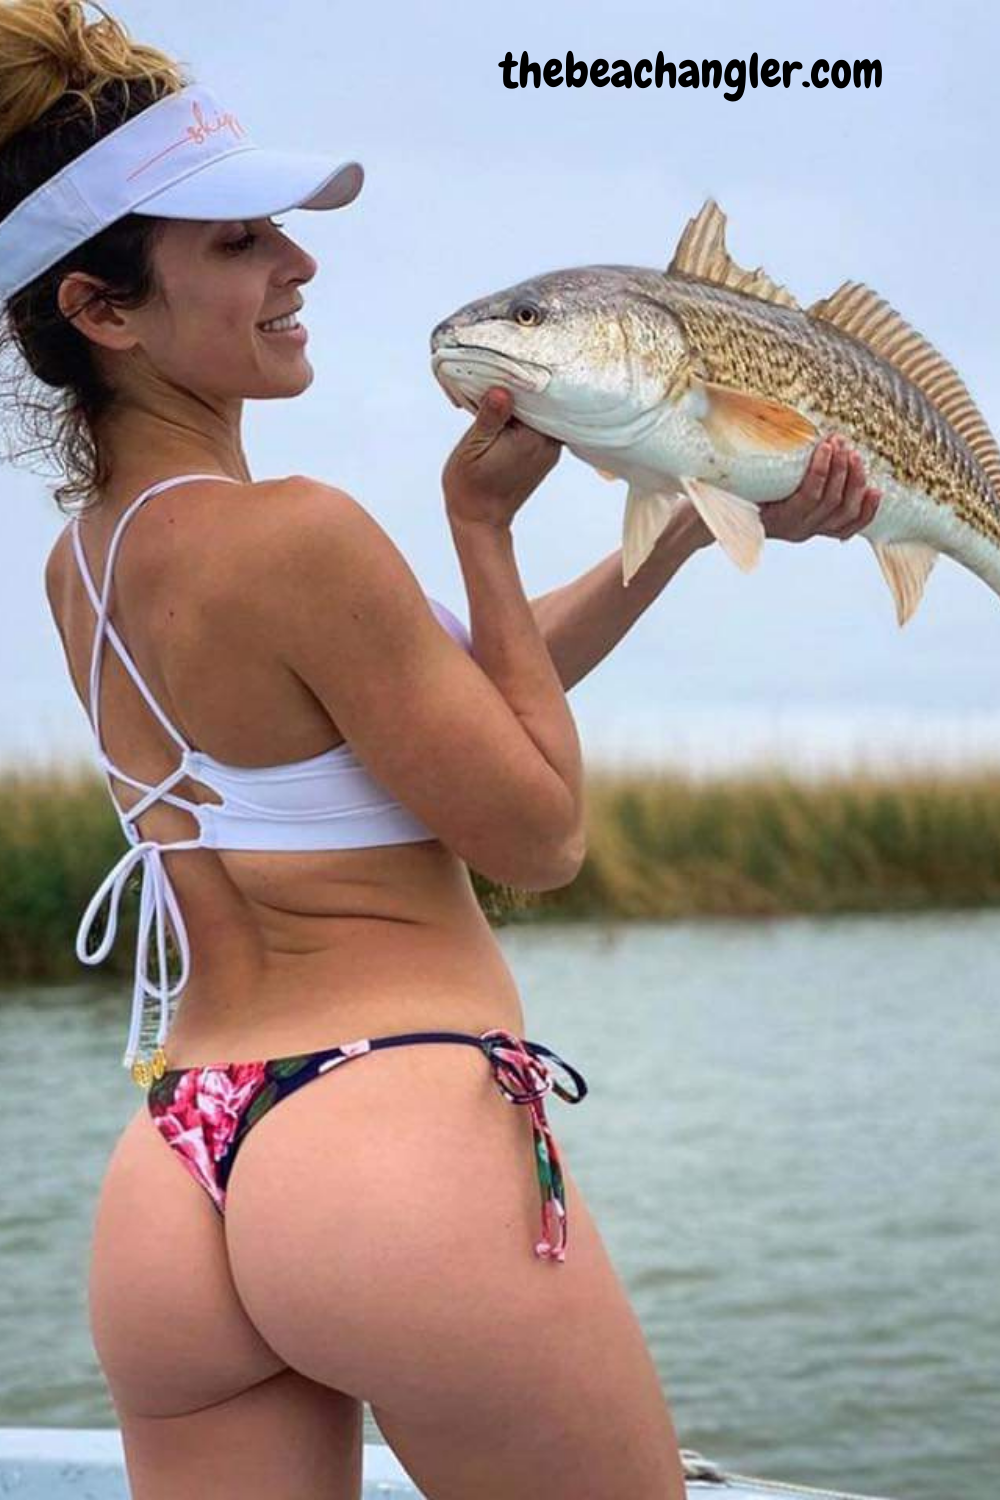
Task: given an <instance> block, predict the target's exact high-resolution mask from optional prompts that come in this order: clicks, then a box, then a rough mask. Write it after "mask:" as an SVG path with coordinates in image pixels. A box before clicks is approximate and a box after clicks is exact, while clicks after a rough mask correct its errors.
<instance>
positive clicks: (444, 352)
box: [431, 343, 552, 412]
mask: <svg viewBox="0 0 1000 1500" xmlns="http://www.w3.org/2000/svg"><path fill="white" fill-rule="evenodd" d="M431 370H432V372H433V375H434V378H435V380H436V381H437V382H438V384H439V385H440V386H441V388H442V390H443V391H444V393H445V395H446V396H447V397H448V400H449V401H450V402H451V403H452V405H453V406H457V407H460V408H462V407H464V408H465V409H466V410H468V411H471V412H476V411H478V410H479V403H480V401H481V400H482V398H483V396H484V395H485V394H486V392H487V391H488V390H489V389H490V387H491V386H494V385H499V386H503V387H504V388H505V389H507V390H510V391H512V392H516V391H524V392H532V393H535V392H538V391H544V389H545V387H546V386H547V385H548V383H549V381H550V380H551V379H552V372H551V370H549V369H547V368H546V366H545V365H537V364H533V363H532V361H531V360H528V359H516V358H515V357H514V356H513V355H510V354H500V353H499V352H498V351H497V350H495V349H483V348H482V347H481V346H479V345H477V344H457V343H456V344H447V345H445V346H444V347H443V348H438V349H435V350H434V353H433V354H432V355H431Z"/></svg>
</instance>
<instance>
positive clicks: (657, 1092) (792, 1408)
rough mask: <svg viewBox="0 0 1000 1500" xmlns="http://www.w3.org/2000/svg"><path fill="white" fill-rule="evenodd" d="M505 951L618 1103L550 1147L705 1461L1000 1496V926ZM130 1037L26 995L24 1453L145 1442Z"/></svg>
mask: <svg viewBox="0 0 1000 1500" xmlns="http://www.w3.org/2000/svg"><path fill="white" fill-rule="evenodd" d="M497 936H498V939H499V941H500V942H501V944H502V946H503V948H504V951H505V953H506V954H507V957H508V960H509V962H510V963H511V965H512V967H513V969H514V972H515V974H516V976H517V978H518V982H519V984H520V986H521V992H522V995H523V997H524V1004H525V1011H526V1016H527V1024H526V1028H525V1029H526V1034H527V1036H529V1037H530V1038H532V1039H534V1040H536V1041H543V1042H545V1043H546V1044H547V1045H549V1046H551V1047H553V1048H554V1049H555V1050H556V1051H557V1052H559V1053H561V1054H562V1055H563V1056H564V1057H566V1058H567V1059H568V1060H569V1061H570V1062H572V1063H573V1064H574V1065H575V1066H576V1067H578V1068H579V1069H580V1070H581V1072H582V1073H583V1074H584V1076H585V1077H586V1079H587V1081H588V1083H589V1085H590V1093H589V1095H588V1097H587V1099H586V1100H585V1101H584V1102H583V1103H582V1104H581V1105H579V1106H577V1107H570V1106H568V1105H565V1104H563V1103H562V1102H561V1101H560V1100H559V1099H557V1098H554V1097H553V1098H552V1100H551V1102H550V1104H549V1107H548V1114H549V1119H550V1122H551V1124H552V1127H553V1130H554V1131H555V1133H556V1138H557V1140H558V1142H559V1144H560V1146H561V1148H562V1151H563V1153H564V1156H565V1159H566V1161H567V1162H568V1163H569V1165H570V1166H571V1169H572V1171H573V1174H574V1176H575V1177H576V1180H577V1182H578V1183H579V1185H580V1187H581V1189H582V1190H583V1192H584V1193H585V1194H586V1196H587V1199H588V1202H589V1204H590V1207H591V1210H592V1212H593V1213H594V1216H595V1218H596V1219H597V1222H598V1224H599V1225H600V1226H601V1230H602V1233H603V1235H604V1238H605V1241H606V1243H607V1245H608V1248H609V1251H610V1253H611V1255H612V1258H613V1260H614V1262H615V1264H616V1266H617V1268H618V1271H619V1274H620V1275H621V1277H622V1279H623V1281H624V1283H625V1285H626V1287H627V1289H628V1291H629V1294H630V1296H631V1298H632V1301H633V1305H634V1306H635V1308H636V1312H637V1314H638V1316H639V1319H640V1321H641V1323H642V1326H643V1328H644V1330H645V1332H646V1336H647V1339H648V1341H649V1344H650V1348H651V1350H652V1352H653V1356H654V1359H655V1360H656V1363H657V1367H658V1369H659V1371H660V1375H661V1378H662V1380H663V1384H664V1387H665V1390H666V1392H667V1395H668V1398H669V1400H670V1403H671V1408H672V1411H673V1415H674V1420H675V1424H676V1427H677V1431H678V1436H679V1438H680V1441H681V1444H682V1445H683V1446H684V1447H690V1448H697V1449H699V1450H700V1451H701V1452H702V1453H704V1454H705V1455H706V1456H707V1457H709V1458H711V1459H713V1460H714V1461H716V1462H717V1463H719V1464H721V1465H722V1466H723V1467H724V1468H728V1469H732V1470H735V1471H737V1472H741V1473H750V1474H757V1475H763V1476H768V1477H772V1478H777V1479H781V1480H787V1481H798V1482H801V1483H805V1484H813V1485H818V1486H826V1487H830V1488H835V1487H839V1488H844V1489H851V1490H856V1491H858V1490H859V1491H862V1492H865V1491H867V1492H871V1493H873V1494H881V1495H889V1496H894V1497H898V1500H943V1497H951V1496H959V1495H961V1496H966V1495H968V1496H975V1497H976V1500H979V1497H985V1496H993V1495H994V1494H996V1493H997V1492H998V1489H1000V1277H998V1258H1000V1257H998V1250H1000V1144H998V1118H997V1104H998V1097H1000V1086H998V1085H1000V1031H998V1026H997V996H998V995H1000V914H994V913H983V914H972V915H956V916H944V917H942V916H941V915H933V916H927V917H916V918H914V917H907V918H874V919H870V918H843V919H837V920H829V919H826V920H794V921H781V922H772V923H764V922H761V923H756V924H742V923H737V922H711V923H686V924H680V925H664V924H658V923H657V924H639V925H636V924H628V925H620V926H617V927H614V928H604V927H601V926H598V925H594V926H590V927H586V928H581V927H556V928H553V927H549V928H545V929H542V930H527V929H501V930H500V931H499V932H498V934H497ZM126 1021H127V1000H126V996H125V993H124V989H120V990H116V991H115V992H114V993H113V994H108V993H106V992H104V991H103V990H102V989H101V988H100V987H95V986H94V985H93V984H92V983H90V982H88V983H86V984H81V985H79V986H74V987H71V988H65V987H62V988H44V987H34V988H31V989H30V990H21V991H10V990H8V991H7V992H6V993H3V994H0V1058H2V1059H3V1063H2V1068H3V1092H2V1101H3V1102H2V1117H3V1124H2V1134H0V1140H2V1143H3V1148H4V1179H5V1189H6V1191H5V1195H4V1200H5V1211H4V1218H3V1222H2V1225H0V1298H2V1305H0V1332H2V1335H3V1337H2V1338H0V1425H9V1426H22V1425H23V1426H30V1425H40V1426H95V1427H97V1426H111V1425H114V1423H115V1415H114V1410H113V1408H112V1406H111V1404H110V1402H109V1400H108V1398H107V1395H106V1392H105V1389H104V1386H103V1382H102V1379H101V1374H100V1370H99V1367H98V1366H97V1363H96V1360H95V1357H94V1355H93V1351H92V1349H91V1346H90V1342H89V1336H88V1332H87V1323H86V1256H87V1246H88V1240H89V1233H90V1223H91V1218H90V1216H91V1212H92V1208H93V1205H94V1201H95V1198H96V1193H97V1188H98V1184H99V1182H100V1179H101V1176H102V1173H103V1171H104V1166H105V1163H106V1160H107V1157H108V1155H109V1153H110V1151H111V1148H112V1146H113V1144H114V1141H115V1138H116V1135H117V1133H118V1131H119V1130H120V1129H121V1127H122V1126H123V1124H124V1122H125V1120H126V1119H127V1118H128V1117H129V1116H130V1115H131V1113H132V1112H133V1110H134V1109H135V1107H136V1100H137V1098H138V1094H137V1091H136V1089H135V1086H134V1085H133V1084H132V1083H131V1082H130V1080H129V1079H128V1078H127V1076H126V1075H125V1073H124V1070H123V1069H121V1068H120V1067H119V1066H118V1061H119V1057H120V1054H121V1049H122V1047H123V1045H124V1032H125V1026H126ZM331 1040H335V1038H334V1039H331ZM570 1232H571V1235H572V1227H571V1231H570ZM365 1438H366V1441H369V1442H378V1441H381V1436H380V1434H379V1432H378V1429H377V1428H376V1427H375V1425H374V1423H373V1422H372V1421H371V1417H370V1413H368V1412H367V1410H366V1413H365Z"/></svg>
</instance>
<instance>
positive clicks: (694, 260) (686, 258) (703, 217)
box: [667, 198, 799, 307]
mask: <svg viewBox="0 0 1000 1500" xmlns="http://www.w3.org/2000/svg"><path fill="white" fill-rule="evenodd" d="M678 271H679V272H681V273H682V274H683V275H685V276H697V277H698V278H699V279H700V280H701V281H711V282H713V283H714V284H715V285H716V286H726V287H729V288H730V289H731V290H732V291H734V292H744V293H746V294H747V295H748V296H750V297H760V298H761V299H762V301H764V302H777V303H778V304H779V305H780V306H781V307H798V306H799V304H798V303H797V302H796V300H795V298H794V297H793V296H792V294H791V292H789V291H787V290H786V288H785V287H783V286H779V285H778V283H777V282H776V281H772V280H771V278H770V276H768V274H767V272H766V271H764V270H762V268H761V267H760V266H758V267H757V269H756V271H744V269H743V267H742V266H738V265H737V264H736V262H735V261H734V260H733V258H732V256H731V255H730V254H729V251H728V250H727V249H726V216H725V214H724V213H723V212H722V209H721V208H720V207H719V205H718V204H717V203H716V201H715V199H714V198H708V199H706V201H705V203H704V204H703V205H702V208H701V212H700V213H699V214H698V215H697V216H696V217H695V218H693V219H689V220H688V222H687V225H686V227H685V230H684V233H683V234H682V235H681V237H680V239H679V240H678V241H677V249H676V250H675V251H674V258H673V260H672V261H671V262H670V265H669V266H668V267H667V275H668V276H672V275H673V274H674V273H675V272H678Z"/></svg>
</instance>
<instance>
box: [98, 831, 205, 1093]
mask: <svg viewBox="0 0 1000 1500" xmlns="http://www.w3.org/2000/svg"><path fill="white" fill-rule="evenodd" d="M199 846H200V845H199V841H198V840H191V839H189V840H183V841H180V842H178V843H176V844H158V843H155V842H153V841H152V840H150V839H144V840H142V841H140V842H137V843H135V844H133V845H132V846H131V847H130V848H128V849H126V850H125V851H124V853H123V854H122V856H121V858H120V859H119V860H117V861H116V863H115V864H114V865H113V866H112V867H111V869H110V870H109V871H108V873H107V875H106V876H105V877H104V879H103V880H102V881H101V883H100V885H99V886H98V888H97V890H96V891H95V892H94V894H93V896H92V897H91V900H90V902H89V904H88V906H87V909H86V911H85V912H84V914H83V919H82V921H81V922H80V926H79V929H78V931H77V936H76V955H77V958H79V960H80V962H81V963H85V964H99V963H101V962H102V961H103V960H104V959H105V958H106V957H107V955H108V953H109V952H110V950H111V947H112V944H113V943H114V940H115V937H116V935H117V931H118V913H119V909H120V905H121V898H122V892H123V889H124V886H125V882H126V881H127V879H128V877H129V876H130V875H131V873H132V871H133V869H134V868H135V866H136V865H137V864H139V865H141V867H142V887H141V891H140V899H139V927H138V941H137V943H136V953H135V981H134V984H133V989H132V1017H131V1022H130V1025H129V1034H128V1044H127V1046H126V1049H125V1054H124V1057H123V1058H122V1066H123V1067H126V1068H131V1067H132V1065H133V1063H134V1062H135V1059H136V1056H137V1054H138V1051H139V1038H140V1034H141V1031H142V1021H143V1015H144V1011H145V1000H146V996H147V995H149V996H157V995H158V996H159V1001H160V1014H159V1025H158V1028H157V1036H156V1042H157V1046H158V1047H161V1046H162V1045H163V1043H164V1041H165V1040H166V1035H167V1028H168V1026H169V1022H170V1000H171V999H172V998H173V997H174V996H175V995H177V994H179V993H180V991H181V990H182V989H183V988H184V986H185V984H186V983H187V980H188V975H189V972H190V967H191V951H190V945H189V943H188V935H187V928H186V926H185V924H184V918H183V915H182V913H181V909H180V905H179V903H178V901H177V896H176V893H175V892H174V888H173V884H172V882H171V880H170V876H169V875H168V874H167V871H166V867H165V865H164V863H163V850H164V849H193V848H198V847H199ZM105 901H108V903H109V905H108V918H107V925H106V928H105V932H104V936H103V938H102V939H101V942H100V944H99V945H98V947H97V948H95V949H94V951H93V952H88V949H87V942H88V939H89V936H90V931H91V928H92V927H93V924H94V920H95V918H96V916H97V913H98V912H99V911H100V909H101V907H102V906H103V905H104V902H105ZM168 920H169V923H170V929H171V931H172V933H173V937H174V941H175V942H176V944H177V948H178V950H179V952H180V960H181V972H180V975H179V977H178V979H177V980H176V982H175V983H174V984H173V985H171V984H169V983H168V971H167V946H166V937H167V921H168ZM154 921H155V923H156V969H157V972H156V980H155V982H154V981H152V980H151V979H150V976H149V934H150V929H151V928H152V926H153V923H154Z"/></svg>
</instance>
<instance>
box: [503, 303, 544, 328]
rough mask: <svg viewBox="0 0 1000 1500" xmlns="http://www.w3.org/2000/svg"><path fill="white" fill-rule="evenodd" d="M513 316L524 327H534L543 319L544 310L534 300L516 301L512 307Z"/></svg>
mask: <svg viewBox="0 0 1000 1500" xmlns="http://www.w3.org/2000/svg"><path fill="white" fill-rule="evenodd" d="M511 316H512V317H513V319H514V322H515V323H519V324H520V325H521V327H522V328H534V327H535V325H536V324H538V323H540V322H541V321H542V310H541V308H540V307H536V306H535V304H534V303H533V302H516V303H515V304H514V306H513V307H512V308H511Z"/></svg>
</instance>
